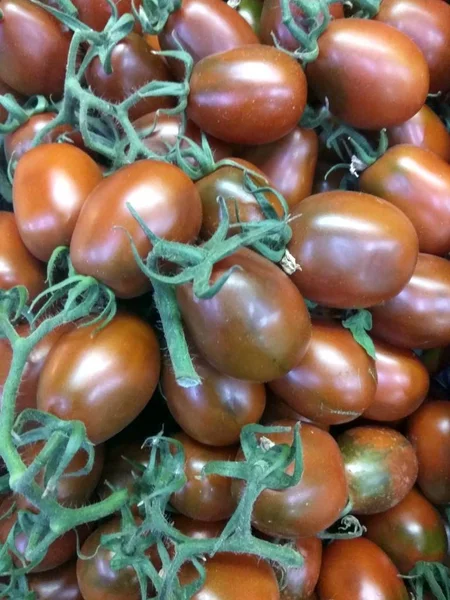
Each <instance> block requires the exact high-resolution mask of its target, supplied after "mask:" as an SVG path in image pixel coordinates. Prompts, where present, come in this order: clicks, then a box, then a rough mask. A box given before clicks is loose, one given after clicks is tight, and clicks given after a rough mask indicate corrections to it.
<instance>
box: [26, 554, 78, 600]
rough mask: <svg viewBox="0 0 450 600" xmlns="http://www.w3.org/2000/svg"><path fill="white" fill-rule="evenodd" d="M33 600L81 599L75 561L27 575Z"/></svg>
mask: <svg viewBox="0 0 450 600" xmlns="http://www.w3.org/2000/svg"><path fill="white" fill-rule="evenodd" d="M28 585H29V586H30V590H31V591H33V592H34V593H35V594H36V599H35V600H83V597H82V595H81V592H80V588H79V587H78V581H77V571H76V562H75V561H73V562H68V563H66V564H65V565H61V566H60V567H58V568H57V569H53V570H51V571H47V572H46V573H39V574H36V575H29V576H28Z"/></svg>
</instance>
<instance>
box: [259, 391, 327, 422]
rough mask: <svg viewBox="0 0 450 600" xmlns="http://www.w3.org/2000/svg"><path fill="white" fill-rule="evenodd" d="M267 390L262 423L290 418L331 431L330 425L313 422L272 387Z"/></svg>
mask: <svg viewBox="0 0 450 600" xmlns="http://www.w3.org/2000/svg"><path fill="white" fill-rule="evenodd" d="M267 392H268V393H267V402H266V410H265V411H264V414H263V416H262V419H261V423H263V425H270V423H273V422H274V421H281V420H283V419H289V420H290V421H301V422H302V423H309V424H310V425H315V426H316V427H319V429H323V430H324V431H330V426H329V425H323V424H321V423H316V422H313V421H311V419H308V418H307V417H304V416H303V415H301V414H299V413H298V412H297V411H295V410H294V409H293V408H292V406H289V404H287V403H286V402H283V400H281V398H279V397H278V396H276V395H275V394H274V393H273V392H272V390H271V389H270V388H267Z"/></svg>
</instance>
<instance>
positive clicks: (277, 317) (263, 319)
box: [177, 249, 311, 382]
mask: <svg viewBox="0 0 450 600" xmlns="http://www.w3.org/2000/svg"><path fill="white" fill-rule="evenodd" d="M236 266H237V267H240V268H239V269H236V270H235V271H233V273H232V274H231V275H230V276H229V278H228V279H227V281H226V283H225V284H224V285H223V287H222V289H221V290H220V291H219V292H218V293H217V294H216V295H215V296H214V297H212V298H210V299H204V300H202V299H199V298H197V297H196V296H195V294H194V291H193V288H192V285H191V284H188V285H183V286H180V287H179V288H178V289H177V298H178V304H179V307H180V311H181V315H182V317H183V320H184V322H185V325H186V328H187V330H188V332H189V334H190V335H191V337H192V340H193V342H194V345H195V347H196V348H197V349H198V350H199V352H200V354H201V355H202V356H203V358H205V359H206V360H207V361H208V362H210V363H211V364H212V365H213V366H214V367H215V368H216V369H217V370H218V371H220V372H221V373H224V374H226V375H229V376H230V377H235V378H237V379H245V380H247V381H257V382H265V381H271V380H272V379H276V378H277V377H282V376H283V375H285V374H286V373H288V372H289V371H290V370H291V369H292V368H293V367H294V366H295V365H296V364H298V362H299V361H300V360H301V359H302V357H303V356H304V354H305V352H306V350H307V347H308V344H309V341H310V338H311V321H310V318H309V313H308V310H307V308H306V305H305V303H304V300H303V298H302V296H301V295H300V293H298V290H297V289H296V288H295V286H294V285H293V284H292V282H291V281H289V278H288V277H287V275H285V274H284V273H283V272H282V271H281V270H280V269H279V268H278V267H277V266H276V265H274V264H273V263H271V262H269V261H268V260H266V259H265V258H263V257H261V256H259V255H258V254H256V253H255V252H252V251H251V250H247V249H241V250H239V251H237V252H235V253H234V254H233V255H232V256H230V257H228V258H225V259H224V260H222V261H220V262H218V263H216V265H215V266H214V269H213V272H212V277H211V283H214V282H215V281H217V280H218V279H219V278H220V277H222V276H223V275H224V274H225V273H226V272H227V271H228V270H229V269H230V268H232V267H236Z"/></svg>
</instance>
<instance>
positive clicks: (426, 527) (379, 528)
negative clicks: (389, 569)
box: [362, 489, 447, 575]
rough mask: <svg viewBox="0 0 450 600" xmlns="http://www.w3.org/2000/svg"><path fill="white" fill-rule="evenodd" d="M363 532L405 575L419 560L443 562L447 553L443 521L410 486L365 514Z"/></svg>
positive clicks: (429, 504) (430, 505)
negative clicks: (396, 499)
mask: <svg viewBox="0 0 450 600" xmlns="http://www.w3.org/2000/svg"><path fill="white" fill-rule="evenodd" d="M362 523H363V525H364V526H365V527H366V528H367V532H366V534H365V535H366V536H367V537H368V538H369V539H370V540H372V542H375V544H377V545H378V546H379V547H380V548H381V549H382V550H384V552H386V554H387V555H388V556H389V558H390V559H391V560H392V562H393V563H394V564H395V566H396V567H397V569H398V570H399V571H400V573H402V574H404V575H407V574H408V573H409V572H410V571H411V570H412V569H413V568H414V567H415V566H416V563H418V562H419V561H426V562H443V561H444V559H445V556H446V554H447V536H446V533H445V526H444V522H443V520H442V518H441V516H440V514H439V513H438V511H437V510H436V509H435V508H434V506H433V505H432V504H431V503H430V502H428V500H426V499H425V498H424V497H423V496H422V495H421V494H419V492H417V491H416V490H415V489H412V490H411V491H410V492H409V494H408V495H407V496H406V497H405V498H404V499H403V500H402V501H401V502H400V503H399V504H397V505H396V506H394V507H393V508H391V509H389V510H388V511H386V512H383V513H379V514H377V515H371V516H370V517H365V518H364V519H363V520H362Z"/></svg>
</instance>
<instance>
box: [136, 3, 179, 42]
mask: <svg viewBox="0 0 450 600" xmlns="http://www.w3.org/2000/svg"><path fill="white" fill-rule="evenodd" d="M180 7H181V0H142V3H141V6H140V7H139V10H136V8H135V6H134V5H133V13H134V15H135V17H136V19H137V20H138V21H139V22H140V24H141V26H142V30H143V32H144V33H148V34H150V35H158V34H159V33H161V31H162V30H163V29H164V27H165V25H166V23H167V19H168V18H169V17H170V15H171V14H172V13H173V12H175V11H176V10H178V9H179V8H180Z"/></svg>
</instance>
